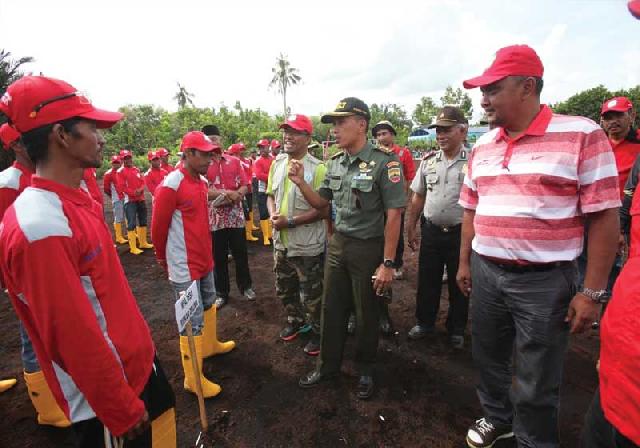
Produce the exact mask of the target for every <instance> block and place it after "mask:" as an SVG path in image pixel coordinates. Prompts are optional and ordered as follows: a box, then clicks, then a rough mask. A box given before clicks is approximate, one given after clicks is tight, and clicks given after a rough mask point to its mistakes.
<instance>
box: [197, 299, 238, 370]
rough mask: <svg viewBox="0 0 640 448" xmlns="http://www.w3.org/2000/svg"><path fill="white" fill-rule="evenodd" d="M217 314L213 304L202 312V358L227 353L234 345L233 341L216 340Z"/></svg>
mask: <svg viewBox="0 0 640 448" xmlns="http://www.w3.org/2000/svg"><path fill="white" fill-rule="evenodd" d="M217 315H218V311H217V309H216V307H215V305H214V306H212V307H211V308H209V309H208V310H206V311H205V312H204V329H203V330H202V339H203V342H202V357H203V358H208V357H209V356H213V355H221V354H223V353H228V352H230V351H231V350H233V349H234V348H235V346H236V343H235V342H234V341H227V342H220V341H219V340H218V324H217Z"/></svg>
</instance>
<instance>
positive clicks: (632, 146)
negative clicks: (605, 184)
mask: <svg viewBox="0 0 640 448" xmlns="http://www.w3.org/2000/svg"><path fill="white" fill-rule="evenodd" d="M609 143H611V147H612V148H613V155H614V156H615V158H616V167H617V168H618V182H619V185H620V199H623V198H624V186H625V184H626V183H627V178H628V177H629V173H630V172H631V168H632V167H633V164H634V162H635V161H636V159H637V158H638V155H640V141H639V140H638V139H636V138H634V139H633V140H629V139H628V138H625V139H624V140H622V141H621V142H618V143H614V142H613V141H612V140H611V139H609Z"/></svg>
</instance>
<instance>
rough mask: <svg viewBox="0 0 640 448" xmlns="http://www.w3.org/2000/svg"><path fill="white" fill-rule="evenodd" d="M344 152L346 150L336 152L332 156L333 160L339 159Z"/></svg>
mask: <svg viewBox="0 0 640 448" xmlns="http://www.w3.org/2000/svg"><path fill="white" fill-rule="evenodd" d="M342 154H344V151H339V152H337V153H335V154H334V155H332V156H331V160H334V159H337V158H338V157H340V156H341V155H342Z"/></svg>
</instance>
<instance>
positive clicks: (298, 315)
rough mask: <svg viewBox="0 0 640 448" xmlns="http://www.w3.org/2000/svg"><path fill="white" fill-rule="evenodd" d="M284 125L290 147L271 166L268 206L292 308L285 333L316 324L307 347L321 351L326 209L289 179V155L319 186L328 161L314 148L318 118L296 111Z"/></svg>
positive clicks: (291, 335) (282, 288)
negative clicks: (314, 152) (317, 206)
mask: <svg viewBox="0 0 640 448" xmlns="http://www.w3.org/2000/svg"><path fill="white" fill-rule="evenodd" d="M280 129H284V153H283V154H280V155H279V156H278V157H276V160H275V161H274V163H273V164H272V165H271V170H270V171H269V182H268V185H267V194H268V195H269V196H268V199H267V207H268V208H269V215H270V216H271V223H272V225H273V228H274V229H275V230H276V231H275V232H274V236H273V246H274V260H275V266H274V268H273V270H274V272H275V274H276V294H277V296H278V298H279V299H280V300H282V304H283V305H284V308H285V311H286V313H287V324H286V326H285V327H284V329H283V330H282V331H281V332H280V339H282V340H284V341H291V340H293V339H295V338H296V337H297V336H298V334H299V333H302V332H304V331H309V330H311V338H310V340H309V342H308V343H307V344H306V346H305V348H304V352H305V353H306V354H308V355H311V356H317V355H318V354H319V353H320V311H321V309H320V308H321V302H322V281H323V273H324V251H325V246H326V242H327V232H326V228H325V225H324V222H323V221H322V216H321V213H320V212H319V211H318V210H316V209H315V208H313V207H312V206H311V205H310V204H309V202H308V201H307V200H306V199H305V198H304V196H303V195H302V193H301V192H300V189H299V188H298V187H297V186H296V185H294V184H293V182H292V181H291V179H289V176H288V171H289V161H290V160H298V161H300V162H301V163H302V164H303V165H304V171H305V175H306V177H307V179H308V180H309V183H310V184H311V185H312V186H313V189H314V190H316V191H317V190H318V189H319V188H320V186H321V185H322V182H323V181H324V177H325V173H326V171H327V168H326V166H325V165H324V163H322V161H320V160H318V159H316V158H315V157H313V156H312V155H311V154H309V149H308V147H309V143H311V135H312V134H313V124H312V123H311V120H310V119H309V117H307V116H306V115H300V114H297V115H291V116H290V117H288V118H287V120H286V121H285V122H284V123H282V124H281V125H280Z"/></svg>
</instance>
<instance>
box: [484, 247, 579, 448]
mask: <svg viewBox="0 0 640 448" xmlns="http://www.w3.org/2000/svg"><path fill="white" fill-rule="evenodd" d="M471 281H472V289H471V303H472V311H471V316H472V324H471V325H472V345H473V347H472V351H473V359H474V363H475V365H476V367H477V368H478V369H479V371H480V383H479V385H478V388H477V392H478V397H479V399H480V404H481V405H482V408H483V410H484V414H485V417H486V418H487V419H488V420H489V421H490V422H492V423H498V424H504V425H511V424H513V430H514V432H515V435H516V438H517V441H518V446H519V447H536V448H550V447H558V446H559V444H560V442H559V437H558V407H559V401H560V383H561V381H562V369H563V365H564V357H565V353H566V350H567V345H568V340H569V327H568V325H567V324H566V323H565V322H564V319H565V316H566V314H567V309H568V306H569V302H570V301H571V299H572V298H573V296H574V295H575V292H576V282H577V268H576V265H575V263H566V264H564V265H562V266H559V267H555V268H552V269H550V270H548V271H542V272H511V271H510V270H507V269H504V268H502V267H500V266H498V265H497V264H494V263H493V262H491V261H489V260H487V259H485V258H483V257H482V256H480V255H478V254H476V253H473V254H472V256H471Z"/></svg>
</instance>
